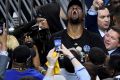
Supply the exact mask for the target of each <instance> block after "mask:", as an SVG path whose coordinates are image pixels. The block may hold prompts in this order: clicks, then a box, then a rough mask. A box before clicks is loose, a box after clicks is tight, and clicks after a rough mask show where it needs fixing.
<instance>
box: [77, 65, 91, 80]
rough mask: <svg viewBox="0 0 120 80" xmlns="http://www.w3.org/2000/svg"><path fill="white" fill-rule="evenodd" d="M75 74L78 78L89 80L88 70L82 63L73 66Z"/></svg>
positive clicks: (79, 79)
mask: <svg viewBox="0 0 120 80" xmlns="http://www.w3.org/2000/svg"><path fill="white" fill-rule="evenodd" d="M75 74H76V75H77V77H78V80H91V77H90V75H89V73H88V71H87V70H86V68H85V67H84V66H82V65H80V66H79V67H76V68H75Z"/></svg>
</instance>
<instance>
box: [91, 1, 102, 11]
mask: <svg viewBox="0 0 120 80" xmlns="http://www.w3.org/2000/svg"><path fill="white" fill-rule="evenodd" d="M93 6H94V8H95V9H99V8H101V7H102V6H103V0H94V1H93Z"/></svg>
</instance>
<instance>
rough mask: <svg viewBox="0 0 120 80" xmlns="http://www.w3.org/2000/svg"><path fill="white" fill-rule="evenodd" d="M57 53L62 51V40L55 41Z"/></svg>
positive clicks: (56, 39)
mask: <svg viewBox="0 0 120 80" xmlns="http://www.w3.org/2000/svg"><path fill="white" fill-rule="evenodd" d="M54 45H55V51H59V50H60V49H61V38H60V37H59V38H55V39H54Z"/></svg>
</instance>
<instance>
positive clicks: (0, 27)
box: [0, 22, 3, 35]
mask: <svg viewBox="0 0 120 80" xmlns="http://www.w3.org/2000/svg"><path fill="white" fill-rule="evenodd" d="M2 33H3V23H2V22H0V35H1V34H2Z"/></svg>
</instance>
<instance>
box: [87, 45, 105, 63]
mask: <svg viewBox="0 0 120 80" xmlns="http://www.w3.org/2000/svg"><path fill="white" fill-rule="evenodd" d="M88 57H89V60H90V61H91V62H92V63H93V64H95V65H101V64H103V63H104V62H105V60H106V54H105V52H104V51H103V50H102V49H101V48H98V47H93V48H91V50H90V52H89V54H88Z"/></svg>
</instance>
